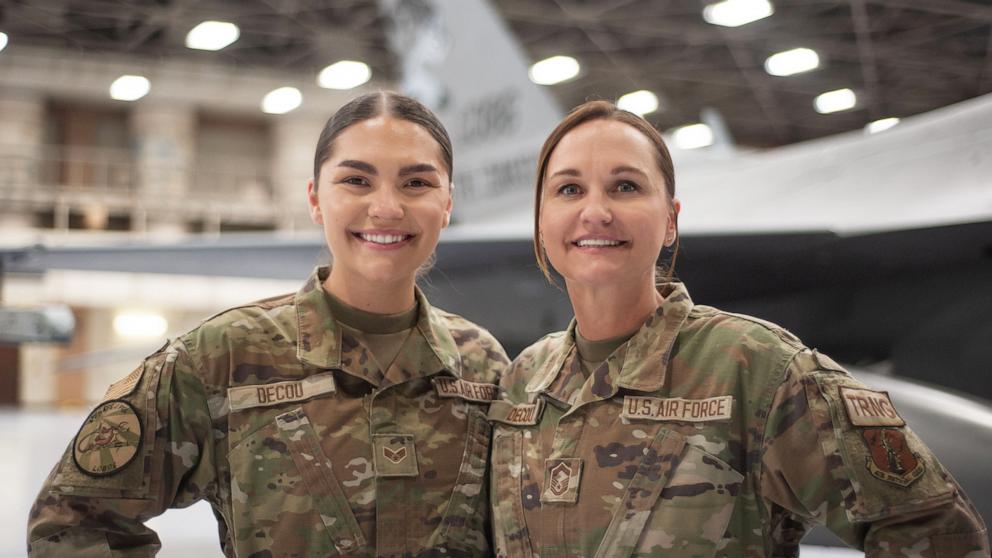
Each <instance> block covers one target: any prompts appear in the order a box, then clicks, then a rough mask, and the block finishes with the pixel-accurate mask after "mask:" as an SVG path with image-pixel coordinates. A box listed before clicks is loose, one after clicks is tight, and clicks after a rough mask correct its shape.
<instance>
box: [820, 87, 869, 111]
mask: <svg viewBox="0 0 992 558" xmlns="http://www.w3.org/2000/svg"><path fill="white" fill-rule="evenodd" d="M856 104H858V97H857V96H856V95H855V94H854V91H851V90H850V89H846V88H845V89H837V90H835V91H827V92H826V93H821V94H819V95H817V96H816V99H815V100H814V101H813V106H814V107H815V108H816V112H818V113H820V114H830V113H831V112H840V111H842V110H847V109H850V108H854V105H856Z"/></svg>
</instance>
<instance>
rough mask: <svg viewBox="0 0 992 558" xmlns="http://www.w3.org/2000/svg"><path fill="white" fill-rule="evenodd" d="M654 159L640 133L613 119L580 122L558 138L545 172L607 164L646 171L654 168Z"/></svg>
mask: <svg viewBox="0 0 992 558" xmlns="http://www.w3.org/2000/svg"><path fill="white" fill-rule="evenodd" d="M655 160H656V149H655V147H654V144H653V143H651V140H649V139H648V138H647V137H646V136H645V135H644V134H643V133H641V131H640V130H638V129H637V128H634V127H633V126H631V125H629V124H625V123H623V122H619V121H616V120H606V119H598V120H593V121H591V122H585V123H582V124H580V125H578V126H576V127H575V128H573V129H572V130H570V131H569V132H568V133H566V134H565V136H564V137H562V139H561V141H559V142H558V145H557V146H556V147H555V150H554V151H553V152H552V153H551V157H550V158H549V159H548V171H549V172H554V169H557V168H580V167H583V166H588V165H589V164H594V163H607V164H613V165H614V166H619V165H626V166H634V167H637V168H641V169H643V170H644V171H645V172H650V170H652V169H654V168H655V167H656V166H657V164H656V163H655Z"/></svg>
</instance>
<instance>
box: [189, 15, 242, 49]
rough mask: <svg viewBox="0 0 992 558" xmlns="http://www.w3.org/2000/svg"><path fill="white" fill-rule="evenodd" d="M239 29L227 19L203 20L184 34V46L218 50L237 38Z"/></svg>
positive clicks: (239, 32)
mask: <svg viewBox="0 0 992 558" xmlns="http://www.w3.org/2000/svg"><path fill="white" fill-rule="evenodd" d="M240 36H241V31H240V30H239V29H238V26H237V25H235V24H233V23H230V22H227V21H204V22H203V23H201V24H199V25H197V26H196V27H194V28H192V29H190V31H189V33H187V34H186V48H195V49H197V50H220V49H222V48H224V47H226V46H227V45H229V44H231V43H233V42H234V41H237V40H238V37H240Z"/></svg>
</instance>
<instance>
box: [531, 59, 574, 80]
mask: <svg viewBox="0 0 992 558" xmlns="http://www.w3.org/2000/svg"><path fill="white" fill-rule="evenodd" d="M528 75H529V76H530V80H531V81H533V82H534V83H536V84H538V85H554V84H556V83H561V82H563V81H568V80H570V79H572V78H574V77H575V76H577V75H579V62H578V60H576V59H574V58H572V57H571V56H552V57H551V58H545V59H544V60H541V61H540V62H535V63H534V65H533V66H531V67H530V72H528Z"/></svg>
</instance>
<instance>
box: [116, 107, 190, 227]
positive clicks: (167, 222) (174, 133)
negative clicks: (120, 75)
mask: <svg viewBox="0 0 992 558" xmlns="http://www.w3.org/2000/svg"><path fill="white" fill-rule="evenodd" d="M131 132H132V134H133V137H134V142H135V170H136V172H135V184H134V188H135V193H136V194H137V195H136V198H137V199H138V200H140V203H139V208H138V209H136V213H138V212H141V213H143V214H144V219H135V222H136V223H140V222H142V221H143V222H144V223H145V226H146V228H147V229H146V230H148V231H149V232H165V233H176V234H182V233H184V232H185V231H186V222H187V220H190V219H192V218H195V217H196V216H197V215H198V213H197V209H198V207H199V206H201V205H202V204H199V203H197V201H196V196H197V193H196V192H193V191H191V184H192V182H193V180H192V178H193V176H192V172H193V166H194V165H193V163H194V157H195V154H196V113H195V111H194V110H193V107H191V106H188V105H182V104H176V103H168V104H166V103H154V102H138V103H136V104H135V106H134V109H133V111H132V112H131Z"/></svg>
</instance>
